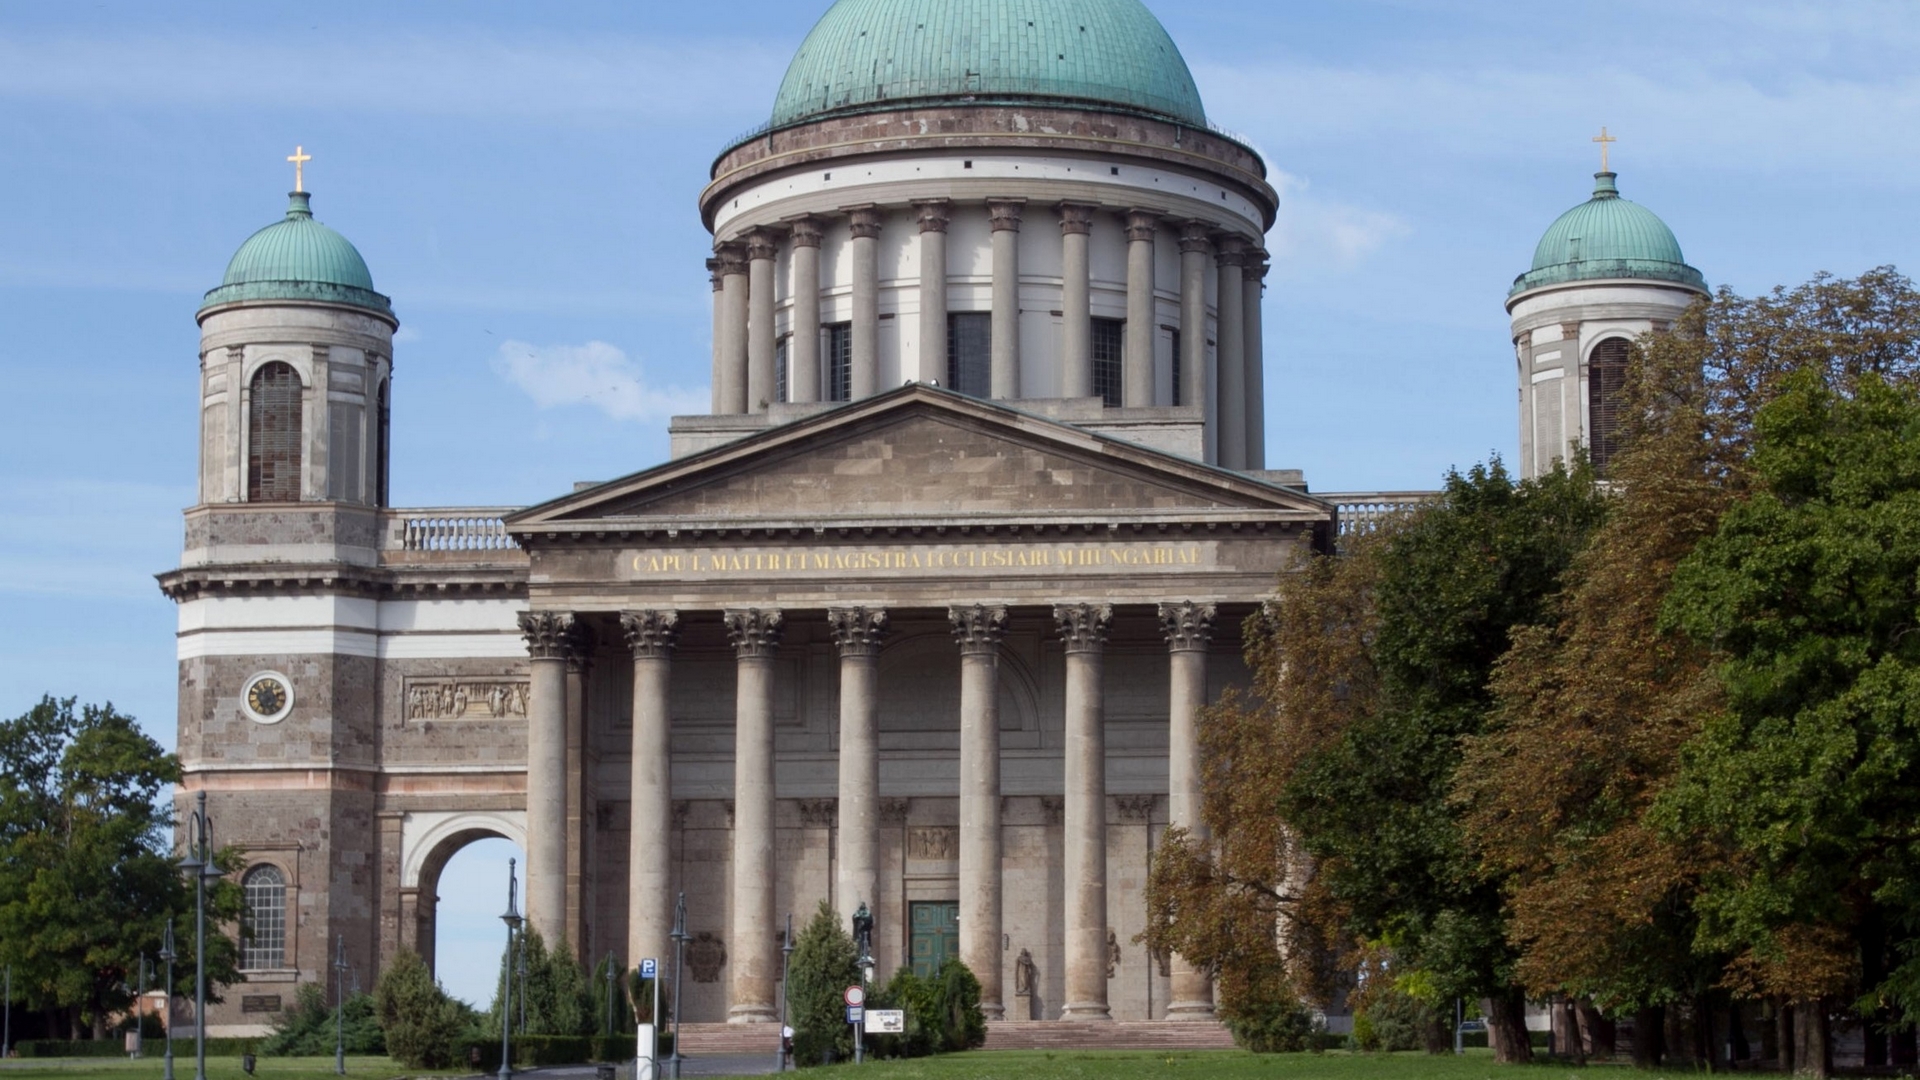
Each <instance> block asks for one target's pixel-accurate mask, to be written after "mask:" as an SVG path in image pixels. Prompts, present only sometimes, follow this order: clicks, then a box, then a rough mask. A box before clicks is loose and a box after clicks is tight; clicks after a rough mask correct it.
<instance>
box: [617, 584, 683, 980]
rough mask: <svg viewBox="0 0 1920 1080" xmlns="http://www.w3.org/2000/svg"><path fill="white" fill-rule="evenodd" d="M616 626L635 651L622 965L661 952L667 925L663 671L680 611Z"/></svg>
mask: <svg viewBox="0 0 1920 1080" xmlns="http://www.w3.org/2000/svg"><path fill="white" fill-rule="evenodd" d="M620 629H621V630H622V631H623V632H624V633H625V634H626V638H627V648H628V649H630V650H632V652H633V765H632V773H633V800H632V803H631V821H630V823H629V826H628V833H627V966H628V967H634V966H637V965H638V964H639V963H640V960H641V958H643V957H648V956H666V955H667V949H668V941H669V936H668V935H669V934H670V933H671V931H672V929H673V845H672V843H671V838H670V836H669V827H668V826H669V822H671V821H672V820H673V767H672V766H673V753H672V748H671V744H670V743H669V741H668V734H669V731H670V727H671V723H670V721H671V717H670V716H669V714H668V712H667V687H668V675H669V672H670V670H671V665H672V659H673V640H674V635H675V633H677V632H678V631H679V629H680V613H679V612H677V611H672V610H651V611H628V612H623V613H621V615H620Z"/></svg>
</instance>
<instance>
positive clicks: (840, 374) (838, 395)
mask: <svg viewBox="0 0 1920 1080" xmlns="http://www.w3.org/2000/svg"><path fill="white" fill-rule="evenodd" d="M820 329H821V330H822V331H824V332H825V334H826V337H827V341H826V345H827V349H826V353H827V355H826V361H827V362H826V364H825V365H823V366H824V367H825V368H826V375H827V386H826V390H827V393H826V400H828V401H852V400H853V324H852V323H844V322H839V323H828V324H827V325H825V326H823V327H821V328H820Z"/></svg>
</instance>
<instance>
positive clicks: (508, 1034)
mask: <svg viewBox="0 0 1920 1080" xmlns="http://www.w3.org/2000/svg"><path fill="white" fill-rule="evenodd" d="M517 862H518V860H516V859H508V860H507V913H506V914H505V915H502V916H500V921H501V922H503V923H506V924H507V956H506V962H505V963H504V964H503V965H502V970H501V973H500V975H501V978H500V992H501V993H502V994H504V995H506V996H505V997H503V998H502V999H501V1000H500V1080H509V1078H510V1077H511V1076H513V1042H512V1032H513V939H514V935H515V934H517V933H519V931H520V910H519V908H518V907H516V906H515V904H516V901H515V896H514V894H515V892H516V891H517V886H518V885H519V881H518V879H516V878H515V877H514V870H515V868H516V864H517Z"/></svg>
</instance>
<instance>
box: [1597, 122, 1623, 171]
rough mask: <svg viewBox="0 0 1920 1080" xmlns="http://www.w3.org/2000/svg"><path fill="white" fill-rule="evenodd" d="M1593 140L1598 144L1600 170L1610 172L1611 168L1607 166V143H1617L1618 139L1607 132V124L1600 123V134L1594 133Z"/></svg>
mask: <svg viewBox="0 0 1920 1080" xmlns="http://www.w3.org/2000/svg"><path fill="white" fill-rule="evenodd" d="M1593 141H1594V142H1597V143H1599V144H1600V171H1601V172H1612V171H1613V170H1612V169H1609V168H1608V167H1607V144H1608V143H1617V142H1619V141H1620V140H1619V139H1616V138H1614V137H1613V136H1611V135H1609V134H1607V126H1606V125H1605V124H1602V125H1600V134H1598V135H1595V136H1594V137H1593Z"/></svg>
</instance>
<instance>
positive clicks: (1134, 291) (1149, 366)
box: [1120, 210, 1160, 409]
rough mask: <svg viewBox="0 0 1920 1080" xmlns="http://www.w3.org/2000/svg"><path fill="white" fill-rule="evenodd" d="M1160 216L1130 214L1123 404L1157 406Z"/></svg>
mask: <svg viewBox="0 0 1920 1080" xmlns="http://www.w3.org/2000/svg"><path fill="white" fill-rule="evenodd" d="M1159 229H1160V215H1158V214H1155V213H1152V212H1151V211H1146V210H1129V211H1128V212H1127V334H1126V342H1127V345H1126V356H1125V358H1124V360H1123V361H1122V363H1121V372H1120V404H1122V405H1124V406H1126V407H1127V408H1129V409H1134V408H1139V407H1141V406H1144V405H1152V404H1153V339H1154V327H1153V238H1154V234H1155V233H1157V232H1159Z"/></svg>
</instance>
